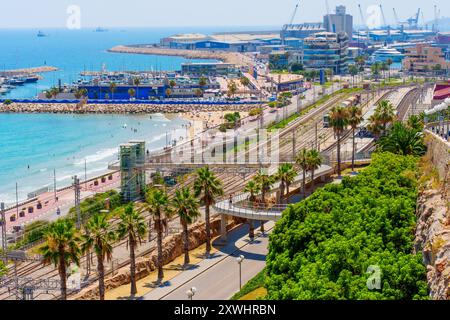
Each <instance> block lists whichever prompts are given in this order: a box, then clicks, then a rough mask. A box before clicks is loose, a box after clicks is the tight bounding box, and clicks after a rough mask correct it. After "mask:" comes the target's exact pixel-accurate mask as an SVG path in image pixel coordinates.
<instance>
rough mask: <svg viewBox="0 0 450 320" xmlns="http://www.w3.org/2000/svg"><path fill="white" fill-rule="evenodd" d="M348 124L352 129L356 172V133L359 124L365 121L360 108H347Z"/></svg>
mask: <svg viewBox="0 0 450 320" xmlns="http://www.w3.org/2000/svg"><path fill="white" fill-rule="evenodd" d="M347 115H348V124H349V126H350V128H352V171H355V131H356V129H357V128H358V126H359V124H360V123H361V122H362V121H363V120H364V118H363V116H362V110H361V108H360V107H358V106H349V107H348V108H347Z"/></svg>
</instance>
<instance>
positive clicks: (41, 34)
mask: <svg viewBox="0 0 450 320" xmlns="http://www.w3.org/2000/svg"><path fill="white" fill-rule="evenodd" d="M37 36H38V37H40V38H41V37H46V36H47V34H45V33H44V32H42V31H41V30H39V31H38V33H37Z"/></svg>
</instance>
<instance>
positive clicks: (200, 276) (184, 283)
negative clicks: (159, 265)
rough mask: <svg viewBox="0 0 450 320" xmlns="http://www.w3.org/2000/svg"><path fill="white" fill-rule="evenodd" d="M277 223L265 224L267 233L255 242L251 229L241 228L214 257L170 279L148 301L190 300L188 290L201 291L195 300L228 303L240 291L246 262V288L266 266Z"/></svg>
mask: <svg viewBox="0 0 450 320" xmlns="http://www.w3.org/2000/svg"><path fill="white" fill-rule="evenodd" d="M273 227H274V223H273V222H267V223H266V224H265V228H266V233H265V234H264V235H261V234H260V233H259V232H258V233H257V235H259V236H258V237H256V238H255V240H254V241H253V242H250V241H249V240H248V227H247V226H246V225H245V226H241V227H239V228H237V229H235V230H233V231H232V232H230V233H229V234H228V244H227V245H226V246H224V247H222V248H221V249H220V251H219V252H218V253H217V254H215V255H214V256H213V257H212V258H210V259H207V260H203V261H202V262H201V263H199V264H198V266H197V268H195V269H191V270H187V271H184V272H183V273H181V274H180V275H178V276H176V277H175V278H173V279H172V280H170V283H169V285H166V286H165V287H159V288H156V289H154V290H152V291H150V292H149V293H148V294H146V295H144V297H143V299H144V300H186V299H187V295H186V291H188V290H189V289H190V288H192V287H195V288H196V289H197V291H196V293H195V296H194V298H193V299H194V300H228V299H230V298H231V297H232V296H233V295H234V294H235V293H236V292H238V291H239V265H238V263H237V261H236V258H237V257H238V256H239V255H243V256H244V257H245V259H244V261H243V262H242V285H244V284H245V283H247V282H248V281H249V280H250V279H252V278H253V277H254V276H255V275H257V274H258V273H259V272H260V271H261V270H262V269H263V268H264V266H265V265H266V255H267V252H268V243H269V237H268V235H269V234H270V233H271V231H272V229H273Z"/></svg>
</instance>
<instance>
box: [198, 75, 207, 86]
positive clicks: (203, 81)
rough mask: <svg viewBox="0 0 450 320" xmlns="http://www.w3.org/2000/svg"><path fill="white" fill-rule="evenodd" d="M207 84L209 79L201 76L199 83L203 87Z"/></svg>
mask: <svg viewBox="0 0 450 320" xmlns="http://www.w3.org/2000/svg"><path fill="white" fill-rule="evenodd" d="M206 84H207V81H206V78H205V77H203V76H202V77H200V79H199V80H198V85H199V86H200V87H201V88H203V87H204V86H206Z"/></svg>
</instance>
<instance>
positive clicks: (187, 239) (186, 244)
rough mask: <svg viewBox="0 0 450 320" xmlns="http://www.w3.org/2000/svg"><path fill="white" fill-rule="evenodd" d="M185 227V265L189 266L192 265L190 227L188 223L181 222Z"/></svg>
mask: <svg viewBox="0 0 450 320" xmlns="http://www.w3.org/2000/svg"><path fill="white" fill-rule="evenodd" d="M181 223H182V225H183V236H184V265H188V264H189V263H190V259H189V234H188V226H187V223H186V221H184V220H182V221H181Z"/></svg>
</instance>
